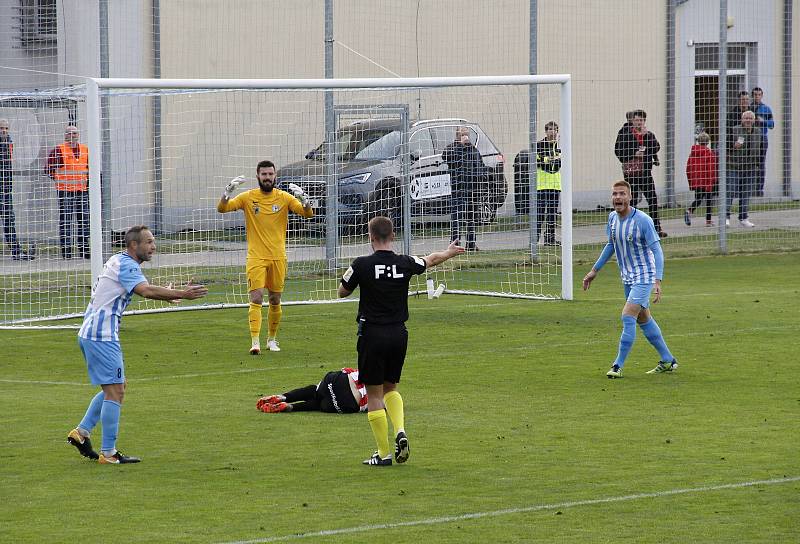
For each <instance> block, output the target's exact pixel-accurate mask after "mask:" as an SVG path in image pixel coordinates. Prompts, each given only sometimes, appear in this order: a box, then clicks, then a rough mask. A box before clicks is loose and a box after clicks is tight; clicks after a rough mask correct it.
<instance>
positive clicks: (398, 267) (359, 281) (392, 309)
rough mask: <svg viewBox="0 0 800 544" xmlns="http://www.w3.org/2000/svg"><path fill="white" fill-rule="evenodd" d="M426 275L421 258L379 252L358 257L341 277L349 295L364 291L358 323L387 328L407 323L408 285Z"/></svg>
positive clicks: (392, 252)
mask: <svg viewBox="0 0 800 544" xmlns="http://www.w3.org/2000/svg"><path fill="white" fill-rule="evenodd" d="M423 272H425V261H424V260H423V259H421V258H420V257H411V256H409V255H398V254H397V253H395V252H394V251H376V252H375V253H373V254H372V255H369V256H366V257H358V258H357V259H356V260H354V261H353V263H352V264H351V265H350V268H348V269H347V272H345V273H344V275H343V276H342V285H343V286H344V288H345V289H347V290H348V291H355V289H356V287H361V294H360V295H359V302H358V316H357V317H356V319H357V320H362V319H363V320H364V322H366V323H373V324H379V325H388V324H391V323H404V322H405V321H406V320H408V284H409V282H410V281H411V277H412V276H413V275H415V274H422V273H423Z"/></svg>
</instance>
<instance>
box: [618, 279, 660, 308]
mask: <svg viewBox="0 0 800 544" xmlns="http://www.w3.org/2000/svg"><path fill="white" fill-rule="evenodd" d="M653 285H654V284H652V283H633V284H628V283H626V284H624V287H625V300H627V301H628V302H630V303H631V304H638V305H639V306H641V307H642V308H649V307H650V292H651V291H652V290H653Z"/></svg>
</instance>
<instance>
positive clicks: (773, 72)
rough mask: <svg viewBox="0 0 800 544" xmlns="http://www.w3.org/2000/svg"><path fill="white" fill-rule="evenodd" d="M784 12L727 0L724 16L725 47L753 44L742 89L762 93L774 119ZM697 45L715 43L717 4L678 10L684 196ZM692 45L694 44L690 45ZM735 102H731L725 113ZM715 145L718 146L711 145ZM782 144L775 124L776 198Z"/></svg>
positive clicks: (765, 0) (678, 122)
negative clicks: (726, 18)
mask: <svg viewBox="0 0 800 544" xmlns="http://www.w3.org/2000/svg"><path fill="white" fill-rule="evenodd" d="M782 11H783V6H782V2H781V1H780V0H758V1H757V2H756V1H754V0H729V2H728V15H729V17H731V18H732V22H733V26H732V27H730V28H729V29H728V37H727V39H728V43H729V44H734V43H746V44H755V45H756V57H755V59H754V60H755V62H754V63H750V64H749V65H748V74H747V82H746V85H745V88H743V89H742V90H747V91H749V90H750V89H752V88H753V87H754V86H759V87H761V88H763V89H764V102H765V103H766V104H768V105H769V106H770V107H771V108H772V112H773V114H774V115H775V117H776V119H777V118H780V116H781V115H782V110H781V104H780V99H779V97H780V95H781V85H782V68H781V29H780V26H779V22H780V20H781V16H782ZM698 43H719V2H716V1H710V0H690V1H689V2H686V3H683V4H681V5H680V6H678V9H677V13H676V33H675V76H676V119H675V190H676V192H687V191H688V190H689V186H688V182H687V181H686V174H685V165H686V160H687V159H688V157H689V151H690V150H691V146H692V144H693V143H694V124H695V105H696V104H695V92H694V85H695V79H694V78H695V48H694V44H698ZM690 44H692V45H690ZM734 106H735V104H732V103H729V104H728V109H730V108H732V107H734ZM715 143H716V142H715ZM782 144H783V140H782V138H781V135H780V130H779V128H778V126H777V123H776V127H775V129H774V130H772V131H770V133H769V152H768V155H767V174H766V183H765V185H766V187H765V191H766V194H767V196H779V195H780V191H781V175H782V166H781V160H782V153H781V148H782Z"/></svg>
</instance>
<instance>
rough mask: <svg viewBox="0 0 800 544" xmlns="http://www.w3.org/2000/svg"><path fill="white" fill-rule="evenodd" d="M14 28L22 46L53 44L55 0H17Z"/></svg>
mask: <svg viewBox="0 0 800 544" xmlns="http://www.w3.org/2000/svg"><path fill="white" fill-rule="evenodd" d="M17 12H18V15H17V17H16V19H17V25H15V27H16V29H17V30H18V31H19V41H20V44H21V45H22V46H23V47H42V46H55V44H56V33H57V26H56V24H57V18H56V0H19V5H18V6H17Z"/></svg>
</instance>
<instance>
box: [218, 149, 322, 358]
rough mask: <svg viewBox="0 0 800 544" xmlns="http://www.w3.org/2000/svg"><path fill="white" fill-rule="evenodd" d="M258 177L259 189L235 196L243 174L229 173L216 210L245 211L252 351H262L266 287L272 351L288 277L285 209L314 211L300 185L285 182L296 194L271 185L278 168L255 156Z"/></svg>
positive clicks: (275, 348)
mask: <svg viewBox="0 0 800 544" xmlns="http://www.w3.org/2000/svg"><path fill="white" fill-rule="evenodd" d="M256 177H257V178H258V189H251V190H249V191H247V192H244V193H241V194H240V195H239V196H237V197H236V198H231V197H232V196H233V193H234V192H235V191H236V188H237V187H239V185H241V184H242V183H243V182H244V181H245V178H244V177H243V176H239V177H237V178H234V179H232V180H231V182H230V183H228V185H227V186H226V187H225V192H224V193H223V194H222V198H220V199H219V203H218V204H217V211H218V212H220V213H227V212H232V211H236V210H243V211H244V221H245V232H246V234H247V265H246V270H247V290H248V292H249V293H250V309H249V310H248V312H247V316H248V320H249V322H250V338H251V340H252V344H251V347H250V355H258V354H260V353H261V343H260V340H259V338H260V335H261V305H262V304H263V302H264V289H266V290H267V292H268V295H269V311H268V312H267V323H268V329H269V336H268V338H267V348H269V350H270V351H280V350H281V348H279V347H278V341H277V339H276V337H277V335H278V326H279V325H280V322H281V293H283V284H284V282H285V280H286V227H287V225H288V223H289V212H290V211H291V212H294V213H296V214H297V215H300V216H303V217H306V218H308V217H312V216H313V215H314V210H312V209H311V204H310V203H309V201H308V196H307V195H306V194H305V193H304V192H303V190H302V189H301V188H300V187H298V186H297V185H294V184H293V183H292V184H289V189H290V190H291V192H292V193H293V194H294V196H292V194H289V193H287V192H284V191H281V190H280V189H278V188H276V187H275V185H276V179H275V178H276V171H275V164H274V163H273V162H272V161H261V162H259V163H258V166H256Z"/></svg>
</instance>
